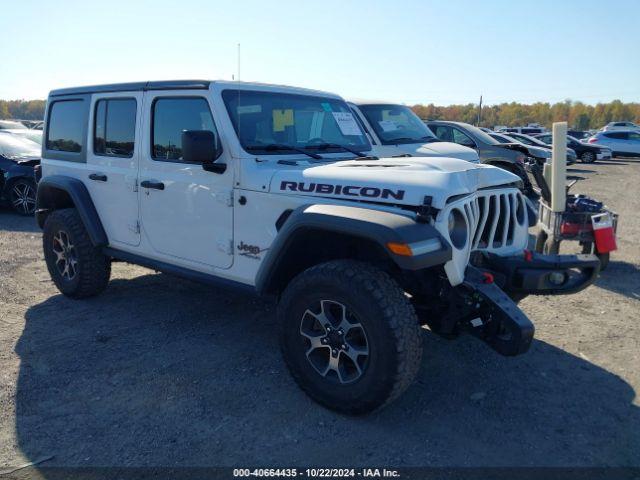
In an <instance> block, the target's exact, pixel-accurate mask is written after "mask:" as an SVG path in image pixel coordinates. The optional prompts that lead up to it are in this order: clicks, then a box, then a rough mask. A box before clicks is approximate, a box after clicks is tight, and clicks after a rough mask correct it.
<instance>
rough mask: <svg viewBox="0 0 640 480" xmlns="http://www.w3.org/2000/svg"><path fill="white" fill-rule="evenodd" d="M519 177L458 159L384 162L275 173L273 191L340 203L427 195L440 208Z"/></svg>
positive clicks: (406, 201)
mask: <svg viewBox="0 0 640 480" xmlns="http://www.w3.org/2000/svg"><path fill="white" fill-rule="evenodd" d="M518 180H519V178H518V177H517V176H516V175H514V174H512V173H509V172H507V171H505V170H502V169H500V168H497V167H493V166H490V165H478V164H474V163H469V162H467V161H464V160H459V159H455V158H446V157H439V158H435V157H434V158H422V159H421V158H416V157H412V158H393V159H390V158H381V159H379V160H347V161H339V162H335V163H328V164H320V165H318V164H317V163H312V162H299V164H298V165H295V166H290V167H288V168H285V169H282V170H281V169H278V170H276V171H275V172H274V174H273V176H272V179H271V182H270V185H269V190H270V192H272V193H280V194H285V195H307V196H316V197H330V198H339V199H342V200H357V201H371V202H378V203H390V204H402V205H413V206H417V205H422V203H423V202H424V197H425V196H427V195H428V196H431V197H432V206H433V207H435V208H442V207H444V206H445V204H446V201H447V199H448V198H449V197H452V196H455V195H464V194H469V193H473V192H475V191H476V190H478V189H481V188H490V187H495V186H500V185H506V184H512V183H514V182H517V181H518Z"/></svg>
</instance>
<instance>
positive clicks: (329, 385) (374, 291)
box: [278, 260, 422, 414]
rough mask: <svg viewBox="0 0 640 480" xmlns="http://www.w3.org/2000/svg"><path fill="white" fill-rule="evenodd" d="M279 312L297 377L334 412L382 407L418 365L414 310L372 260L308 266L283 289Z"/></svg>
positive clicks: (289, 361)
mask: <svg viewBox="0 0 640 480" xmlns="http://www.w3.org/2000/svg"><path fill="white" fill-rule="evenodd" d="M278 317H279V323H280V345H281V348H282V353H283V356H284V358H285V361H286V363H287V365H288V367H289V369H290V371H291V374H292V375H293V378H294V379H295V380H296V382H297V383H298V384H299V385H300V387H301V388H302V389H303V390H304V391H305V392H306V393H307V394H308V395H309V396H310V397H311V398H313V399H314V400H316V401H317V402H319V403H321V404H322V405H324V406H326V407H328V408H330V409H332V410H337V411H339V412H344V413H350V414H361V413H366V412H370V411H372V410H375V409H377V408H380V407H382V406H384V405H386V404H388V403H390V402H391V401H393V400H394V399H395V398H397V397H398V396H399V395H400V394H401V393H402V392H403V391H404V390H406V389H407V387H408V386H409V385H410V384H411V383H412V381H413V379H414V378H415V376H416V374H417V372H418V369H419V367H420V360H421V357H422V336H421V329H420V325H419V323H418V319H417V317H416V314H415V311H414V309H413V307H412V306H411V304H410V303H409V300H408V299H407V297H406V295H405V294H404V292H403V291H402V289H400V287H399V286H398V284H397V283H396V282H395V281H394V280H393V279H392V278H391V277H390V276H389V275H388V274H386V273H385V272H383V271H381V270H379V269H377V268H375V267H374V266H372V265H370V264H367V263H363V262H356V261H351V260H337V261H331V262H328V263H324V264H321V265H317V266H315V267H312V268H309V269H308V270H306V271H304V272H302V273H301V274H299V275H298V276H297V277H296V278H295V279H294V280H293V281H292V282H291V283H290V284H289V286H288V287H287V288H286V290H285V292H284V294H283V295H282V299H281V301H280V303H279V305H278Z"/></svg>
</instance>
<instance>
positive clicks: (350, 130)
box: [332, 112, 362, 136]
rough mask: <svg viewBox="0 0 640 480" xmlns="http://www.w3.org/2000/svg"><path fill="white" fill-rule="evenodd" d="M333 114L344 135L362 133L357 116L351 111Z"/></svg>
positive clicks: (358, 134)
mask: <svg viewBox="0 0 640 480" xmlns="http://www.w3.org/2000/svg"><path fill="white" fill-rule="evenodd" d="M332 114H333V118H335V119H336V123H337V124H338V128H339V129H340V131H341V132H342V134H343V135H357V136H360V135H362V132H361V131H360V127H358V124H357V123H356V120H355V118H353V115H352V114H351V113H350V112H332Z"/></svg>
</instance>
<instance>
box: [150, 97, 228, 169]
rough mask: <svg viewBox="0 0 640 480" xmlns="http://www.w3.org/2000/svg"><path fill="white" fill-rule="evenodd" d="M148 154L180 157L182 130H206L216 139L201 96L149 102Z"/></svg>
mask: <svg viewBox="0 0 640 480" xmlns="http://www.w3.org/2000/svg"><path fill="white" fill-rule="evenodd" d="M152 124H153V134H152V141H153V145H152V156H153V158H155V159H157V160H170V161H177V162H179V161H182V132H183V131H184V130H209V131H211V132H213V133H214V136H215V138H216V140H217V138H218V133H217V130H216V127H215V125H214V124H213V117H212V115H211V110H209V104H208V103H207V101H206V100H205V99H204V98H191V97H185V98H175V97H172V98H158V99H156V101H155V102H154V104H153V121H152Z"/></svg>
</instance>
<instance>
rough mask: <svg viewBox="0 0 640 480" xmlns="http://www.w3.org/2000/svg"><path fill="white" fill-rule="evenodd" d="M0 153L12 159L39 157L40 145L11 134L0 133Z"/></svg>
mask: <svg viewBox="0 0 640 480" xmlns="http://www.w3.org/2000/svg"><path fill="white" fill-rule="evenodd" d="M0 155H2V156H4V157H7V158H10V159H12V160H19V159H21V158H40V145H38V144H37V143H36V142H32V141H31V140H28V139H26V138H20V137H17V136H15V135H13V134H4V133H3V134H0Z"/></svg>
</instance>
